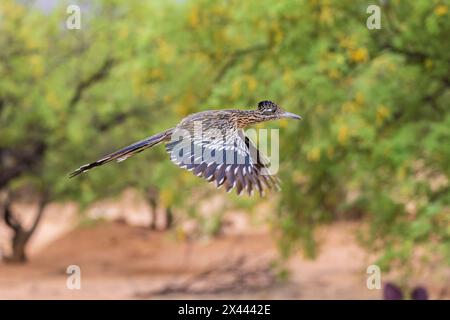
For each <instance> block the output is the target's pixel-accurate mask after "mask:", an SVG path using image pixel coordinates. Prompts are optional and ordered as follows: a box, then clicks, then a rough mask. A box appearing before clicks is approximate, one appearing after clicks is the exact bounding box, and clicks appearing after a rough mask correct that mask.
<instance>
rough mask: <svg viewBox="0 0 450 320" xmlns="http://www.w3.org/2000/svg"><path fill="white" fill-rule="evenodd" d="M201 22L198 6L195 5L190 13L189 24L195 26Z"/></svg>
mask: <svg viewBox="0 0 450 320" xmlns="http://www.w3.org/2000/svg"><path fill="white" fill-rule="evenodd" d="M199 22H200V15H199V11H198V7H197V6H194V7H192V9H191V12H190V14H189V24H190V25H191V26H192V27H194V28H195V27H197V26H198V25H199Z"/></svg>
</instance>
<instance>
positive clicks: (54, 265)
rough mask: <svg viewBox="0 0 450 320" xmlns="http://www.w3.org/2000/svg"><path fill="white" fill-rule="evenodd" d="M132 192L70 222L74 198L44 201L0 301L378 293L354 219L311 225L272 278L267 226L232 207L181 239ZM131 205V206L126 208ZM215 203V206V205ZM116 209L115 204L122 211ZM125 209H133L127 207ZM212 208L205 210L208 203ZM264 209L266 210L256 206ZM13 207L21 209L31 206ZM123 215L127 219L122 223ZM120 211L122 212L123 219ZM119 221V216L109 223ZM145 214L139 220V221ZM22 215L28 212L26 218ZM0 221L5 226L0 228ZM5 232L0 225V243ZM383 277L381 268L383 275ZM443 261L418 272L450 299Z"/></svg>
mask: <svg viewBox="0 0 450 320" xmlns="http://www.w3.org/2000/svg"><path fill="white" fill-rule="evenodd" d="M133 197H134V195H133V193H126V194H125V195H124V197H123V199H121V200H119V201H117V200H115V201H113V202H105V203H103V204H102V203H100V204H98V205H95V206H93V208H92V209H91V210H90V212H91V214H90V216H91V217H97V218H98V217H101V218H105V216H106V217H107V218H108V219H107V220H109V221H103V222H100V223H94V224H88V225H85V226H84V227H81V226H78V227H76V226H77V224H78V221H79V215H78V214H77V212H78V208H77V207H76V206H75V205H74V204H64V205H58V204H52V205H50V206H49V207H48V208H47V209H46V210H47V211H46V213H45V216H44V218H43V221H42V222H41V224H40V225H39V228H38V230H37V231H36V232H35V234H34V235H33V238H32V241H31V243H30V246H29V256H30V261H29V262H28V263H26V264H23V265H9V264H4V263H0V299H116V298H118V299H142V298H145V299H177V298H188V299H197V298H199V299H200V298H208V299H380V298H381V296H382V292H381V290H377V289H375V290H369V289H368V288H367V285H366V281H367V277H368V275H367V274H366V269H367V267H368V266H369V265H370V264H372V263H373V258H371V257H369V256H368V255H367V254H366V251H364V250H363V249H362V248H361V247H359V245H358V244H357V241H356V240H355V235H356V232H357V229H358V228H360V227H361V224H360V223H358V222H339V223H334V224H332V225H328V226H323V227H321V228H320V229H319V230H318V233H317V235H318V237H317V238H318V240H319V243H320V247H319V248H320V251H319V255H318V257H317V258H316V259H315V260H310V259H306V258H304V257H303V256H302V255H301V254H297V255H295V256H294V257H292V258H291V259H290V260H289V261H288V263H287V264H286V266H287V269H288V270H289V273H290V276H289V277H288V278H287V280H285V281H280V280H279V279H280V277H277V276H276V275H275V273H276V272H274V271H273V270H277V269H276V268H273V262H274V261H277V260H278V259H277V254H278V253H277V252H278V251H277V248H276V246H275V243H274V240H273V235H272V234H271V233H270V232H269V231H268V230H267V228H265V227H258V226H255V225H253V224H252V223H250V222H249V221H247V220H248V214H245V213H241V214H239V213H231V214H230V215H229V216H227V217H228V218H229V219H230V221H231V224H229V227H228V229H229V230H228V231H227V232H225V233H224V234H223V235H221V236H219V237H216V238H210V239H200V240H198V239H197V240H189V237H186V236H185V235H184V234H183V233H181V234H179V232H178V231H152V230H149V229H148V228H146V227H144V225H148V223H149V221H148V217H149V214H148V212H147V211H146V210H147V209H148V208H146V207H145V204H143V203H142V202H140V201H139V199H135V198H133ZM130 203H133V204H134V206H135V208H131V207H130V206H129V205H127V204H130ZM219 204H220V203H219ZM121 208H122V209H121ZM131 209H133V210H131ZM209 209H211V207H209ZM264 211H267V212H270V210H264ZM17 212H24V215H29V214H30V212H31V214H32V212H33V206H32V205H30V204H28V205H26V204H24V205H23V207H18V208H17ZM130 217H131V220H130ZM125 218H126V219H125ZM114 219H116V220H117V219H119V220H120V221H125V220H126V221H127V223H124V222H117V221H116V222H114V221H111V220H114ZM146 219H147V220H146ZM25 220H26V219H25ZM2 228H3V229H2ZM9 236H10V233H8V230H7V229H6V228H5V227H4V226H3V227H2V226H1V225H0V247H2V248H5V247H6V245H7V244H8V243H9V242H8V240H7V239H8V237H9ZM70 265H77V266H79V267H80V270H81V289H80V290H70V289H68V288H67V280H68V278H69V275H68V274H67V273H66V271H67V268H68V266H70ZM388 279H389V275H384V274H383V275H382V281H386V280H388ZM449 279H450V268H448V267H440V269H439V270H434V269H433V270H431V271H429V272H423V273H422V276H421V277H420V278H417V277H416V278H414V279H411V280H412V282H413V283H415V284H422V285H423V284H425V285H426V287H427V289H428V290H429V292H430V297H431V298H433V299H450V281H449Z"/></svg>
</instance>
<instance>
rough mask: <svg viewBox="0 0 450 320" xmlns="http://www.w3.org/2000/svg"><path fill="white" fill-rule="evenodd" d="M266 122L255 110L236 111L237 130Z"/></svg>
mask: <svg viewBox="0 0 450 320" xmlns="http://www.w3.org/2000/svg"><path fill="white" fill-rule="evenodd" d="M263 121H267V120H266V119H265V118H264V117H263V116H262V115H261V113H260V112H258V111H257V110H238V115H237V117H236V123H237V126H238V127H239V128H245V127H247V126H249V125H252V124H255V123H259V122H263Z"/></svg>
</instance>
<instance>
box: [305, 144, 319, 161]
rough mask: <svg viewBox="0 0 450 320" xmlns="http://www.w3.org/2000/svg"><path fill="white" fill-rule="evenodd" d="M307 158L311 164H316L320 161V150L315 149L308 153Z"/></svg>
mask: <svg viewBox="0 0 450 320" xmlns="http://www.w3.org/2000/svg"><path fill="white" fill-rule="evenodd" d="M306 158H307V159H308V160H309V161H311V162H316V161H319V160H320V149H319V148H317V147H315V148H312V149H311V150H309V151H308V153H307V154H306Z"/></svg>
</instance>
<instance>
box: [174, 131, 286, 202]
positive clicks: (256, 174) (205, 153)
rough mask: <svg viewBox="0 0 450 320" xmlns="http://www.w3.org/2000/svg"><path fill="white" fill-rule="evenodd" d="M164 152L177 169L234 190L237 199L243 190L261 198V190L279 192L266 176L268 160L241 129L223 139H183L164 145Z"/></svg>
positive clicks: (275, 182) (276, 182)
mask: <svg viewBox="0 0 450 320" xmlns="http://www.w3.org/2000/svg"><path fill="white" fill-rule="evenodd" d="M175 136H176V135H173V136H172V137H175ZM166 150H167V152H168V153H169V155H170V159H171V160H172V161H173V162H174V163H175V164H177V165H178V166H179V167H181V168H184V169H187V170H189V171H192V172H193V173H194V174H195V175H197V176H199V177H202V178H204V179H206V180H207V181H208V182H215V183H216V186H217V188H219V187H221V186H224V187H225V189H226V190H227V192H229V191H231V190H232V189H233V188H236V191H237V194H238V195H239V194H241V193H242V191H245V190H247V192H248V194H249V195H251V194H252V193H253V191H254V190H257V191H258V192H259V194H260V195H263V194H264V193H265V190H278V189H279V180H278V178H277V177H276V176H275V175H270V174H269V170H268V168H269V165H270V163H269V160H268V159H267V157H265V156H264V155H263V154H262V153H261V152H260V151H259V150H258V149H257V148H256V146H255V144H254V143H253V142H252V141H251V140H250V139H249V138H248V137H247V136H245V135H244V132H243V131H242V130H241V129H236V130H232V131H229V132H227V133H225V134H223V135H222V134H221V132H216V133H215V134H211V133H209V134H208V135H207V136H203V137H194V136H191V135H183V136H181V138H180V139H179V140H174V139H172V141H171V142H169V143H167V144H166Z"/></svg>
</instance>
